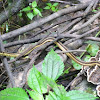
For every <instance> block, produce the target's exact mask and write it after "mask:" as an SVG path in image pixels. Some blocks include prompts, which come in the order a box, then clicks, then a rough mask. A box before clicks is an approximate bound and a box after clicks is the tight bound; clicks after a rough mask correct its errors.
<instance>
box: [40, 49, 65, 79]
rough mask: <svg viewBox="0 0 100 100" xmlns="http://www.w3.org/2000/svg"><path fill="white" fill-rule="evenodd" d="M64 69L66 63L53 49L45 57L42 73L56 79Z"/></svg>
mask: <svg viewBox="0 0 100 100" xmlns="http://www.w3.org/2000/svg"><path fill="white" fill-rule="evenodd" d="M63 70H64V63H63V61H62V60H61V58H60V56H59V55H58V54H57V53H56V52H55V51H54V50H53V49H52V50H51V51H50V52H49V53H48V54H47V56H46V57H45V59H44V61H43V64H42V73H43V74H44V75H45V76H47V77H49V78H52V79H53V80H56V79H57V78H58V77H59V76H60V75H61V74H62V73H63Z"/></svg>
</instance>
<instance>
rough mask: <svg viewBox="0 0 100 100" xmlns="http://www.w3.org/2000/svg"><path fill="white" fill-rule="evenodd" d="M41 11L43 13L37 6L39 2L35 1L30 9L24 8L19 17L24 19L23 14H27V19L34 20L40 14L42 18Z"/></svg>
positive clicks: (30, 5)
mask: <svg viewBox="0 0 100 100" xmlns="http://www.w3.org/2000/svg"><path fill="white" fill-rule="evenodd" d="M41 11H42V9H40V8H39V7H38V6H37V2H36V1H33V2H32V3H30V4H29V6H28V7H26V8H24V9H22V10H21V11H20V13H19V16H20V17H22V14H23V12H25V13H26V14H27V17H28V18H29V19H31V20H32V19H33V17H34V16H36V15H38V14H39V16H41V17H42V14H41Z"/></svg>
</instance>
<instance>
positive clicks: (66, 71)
mask: <svg viewBox="0 0 100 100" xmlns="http://www.w3.org/2000/svg"><path fill="white" fill-rule="evenodd" d="M70 69H71V67H69V68H68V69H66V70H65V71H64V72H63V75H64V74H68V73H69V70H70Z"/></svg>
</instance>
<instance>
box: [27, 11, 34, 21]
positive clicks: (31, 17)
mask: <svg viewBox="0 0 100 100" xmlns="http://www.w3.org/2000/svg"><path fill="white" fill-rule="evenodd" d="M27 16H28V18H29V19H31V20H32V19H33V17H34V15H33V13H31V12H29V13H27Z"/></svg>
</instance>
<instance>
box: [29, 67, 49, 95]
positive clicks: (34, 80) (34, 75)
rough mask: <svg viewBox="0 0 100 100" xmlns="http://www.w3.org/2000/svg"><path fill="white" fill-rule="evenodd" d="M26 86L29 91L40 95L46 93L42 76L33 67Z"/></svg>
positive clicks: (45, 84)
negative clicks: (31, 90)
mask: <svg viewBox="0 0 100 100" xmlns="http://www.w3.org/2000/svg"><path fill="white" fill-rule="evenodd" d="M28 85H29V87H30V88H31V89H33V90H34V91H36V92H38V93H40V94H42V93H46V92H47V83H46V82H45V79H44V77H43V75H42V74H41V73H40V72H39V71H38V70H37V69H36V68H35V67H34V66H33V68H32V69H31V71H30V73H29V76H28Z"/></svg>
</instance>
